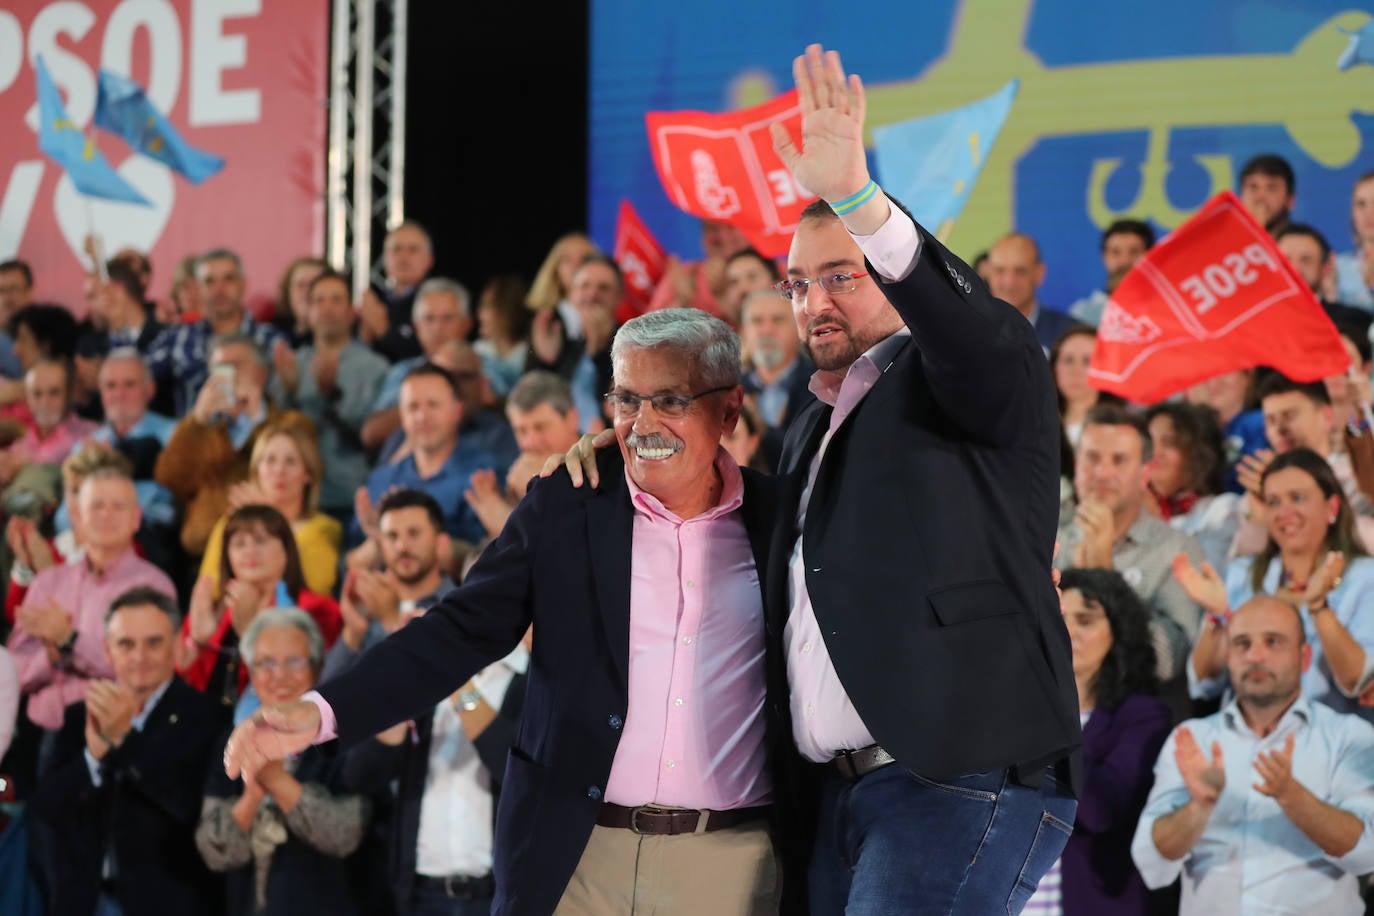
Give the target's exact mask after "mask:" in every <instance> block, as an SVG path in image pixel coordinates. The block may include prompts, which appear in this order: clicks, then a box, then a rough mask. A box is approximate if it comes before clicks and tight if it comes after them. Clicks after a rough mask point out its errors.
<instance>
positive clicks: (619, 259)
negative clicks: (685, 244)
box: [612, 200, 668, 311]
mask: <svg viewBox="0 0 1374 916" xmlns="http://www.w3.org/2000/svg"><path fill="white" fill-rule="evenodd" d="M612 256H613V257H614V258H615V262H616V263H617V264H619V265H620V272H621V274H623V275H624V277H625V295H626V296H627V297H629V298H632V299H633V300H634V301H635V303H636V304H637V305H638V306H639V310H640V311H643V310H644V306H646V305H648V304H649V298H650V297H651V296H652V295H653V294H654V287H656V286H658V281H659V280H662V279H663V269H664V265H665V264H667V262H668V257H667V255H665V254H664V253H663V246H662V245H660V244H659V243H658V239H656V238H654V234H653V233H652V232H650V231H649V227H648V226H646V225H644V220H642V219H640V217H639V213H638V211H636V210H635V208H634V206H633V205H632V204H631V203H630V202H629V201H628V200H622V201H621V202H620V212H619V214H618V215H617V218H616V224H615V253H614V254H613V255H612Z"/></svg>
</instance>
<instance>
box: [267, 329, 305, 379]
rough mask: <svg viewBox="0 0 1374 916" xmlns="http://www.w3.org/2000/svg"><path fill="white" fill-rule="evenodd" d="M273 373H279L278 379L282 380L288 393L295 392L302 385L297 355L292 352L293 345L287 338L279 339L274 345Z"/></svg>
mask: <svg viewBox="0 0 1374 916" xmlns="http://www.w3.org/2000/svg"><path fill="white" fill-rule="evenodd" d="M272 371H273V372H275V373H277V378H279V379H281V383H282V387H284V388H285V389H286V390H287V391H295V390H296V386H297V385H299V384H300V381H301V373H300V367H299V366H298V365H297V363H296V354H295V353H293V352H291V345H290V344H288V343H287V342H286V340H285V338H282V337H278V338H277V342H276V343H274V344H272Z"/></svg>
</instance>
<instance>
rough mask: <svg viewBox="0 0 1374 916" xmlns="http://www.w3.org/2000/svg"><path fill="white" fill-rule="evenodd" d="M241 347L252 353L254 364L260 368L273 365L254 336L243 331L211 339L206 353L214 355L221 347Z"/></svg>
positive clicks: (231, 332) (218, 335) (219, 335)
mask: <svg viewBox="0 0 1374 916" xmlns="http://www.w3.org/2000/svg"><path fill="white" fill-rule="evenodd" d="M240 345H241V346H245V347H247V348H248V349H249V350H251V351H252V353H253V362H255V363H257V364H258V365H259V366H262V367H263V368H264V369H266V368H268V367H269V366H270V365H271V363H270V362H268V357H267V351H266V350H264V349H263V348H262V347H261V346H260V345H259V344H258V342H257V341H256V340H254V339H253V335H252V334H245V333H243V332H242V331H230V332H229V333H228V334H216V335H215V336H214V337H211V338H210V342H209V344H207V345H206V347H205V352H206V353H207V354H213V353H214V352H215V351H216V350H218V349H219V348H220V347H234V346H240Z"/></svg>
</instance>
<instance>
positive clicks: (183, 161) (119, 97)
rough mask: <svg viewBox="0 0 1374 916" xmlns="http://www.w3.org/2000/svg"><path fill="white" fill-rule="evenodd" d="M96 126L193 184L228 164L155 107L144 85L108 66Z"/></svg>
mask: <svg viewBox="0 0 1374 916" xmlns="http://www.w3.org/2000/svg"><path fill="white" fill-rule="evenodd" d="M95 126H96V127H99V128H100V129H101V130H108V131H110V132H111V133H115V134H119V136H121V137H123V138H124V140H125V142H126V143H128V144H129V145H130V146H131V147H133V148H134V151H135V152H139V153H142V154H143V155H145V156H147V157H148V158H149V159H156V160H157V161H158V162H161V163H162V164H163V165H165V166H167V167H168V168H170V169H173V170H175V171H177V172H180V173H181V174H182V175H185V176H186V179H187V180H188V181H190V182H191V183H192V184H200V183H201V182H202V181H204V180H205V179H207V178H209V177H210V176H211V175H213V174H215V173H216V172H218V171H219V170H220V169H222V168H224V160H223V159H222V158H220V157H219V156H216V155H215V154H214V153H208V152H206V151H205V150H202V149H197V148H196V147H194V146H192V145H191V144H189V143H187V142H186V141H185V140H183V139H182V138H181V134H179V133H177V131H176V128H174V127H173V126H172V125H171V122H169V121H168V120H167V119H166V118H165V117H163V116H162V113H161V112H160V111H158V110H157V109H156V108H154V107H153V103H152V102H150V101H149V100H148V96H147V94H146V93H145V92H144V91H143V87H142V86H140V85H139V84H138V83H135V82H134V81H133V80H131V79H129V78H128V77H127V76H120V75H119V74H117V73H111V72H110V71H109V70H105V69H101V71H100V83H99V85H98V86H97V88H96V96H95Z"/></svg>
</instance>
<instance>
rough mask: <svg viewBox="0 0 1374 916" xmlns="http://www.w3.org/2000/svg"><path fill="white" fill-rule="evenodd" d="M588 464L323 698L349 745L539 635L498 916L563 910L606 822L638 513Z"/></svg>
mask: <svg viewBox="0 0 1374 916" xmlns="http://www.w3.org/2000/svg"><path fill="white" fill-rule="evenodd" d="M598 462H599V466H600V475H601V486H600V487H599V488H598V489H596V490H592V489H591V488H589V487H582V488H580V489H574V488H573V487H572V484H571V482H570V481H569V479H568V477H567V475H566V473H565V472H562V471H560V472H559V473H558V474H556V475H554V476H553V477H552V478H550V479H548V480H537V479H536V480H534V481H533V482H531V484H530V489H529V492H528V494H527V495H526V497H525V499H524V500H523V501H522V502H521V503H520V505H519V506H517V507H516V509H515V511H514V512H513V513H512V514H511V517H510V519H509V520H508V521H507V522H506V527H505V529H504V530H503V531H502V532H501V535H500V537H498V538H497V539H496V540H495V541H494V542H493V543H492V544H491V545H490V546H489V547H487V549H486V550H485V551H484V552H483V554H482V558H481V560H479V561H478V562H477V564H476V566H474V567H473V569H472V571H471V572H470V573H469V574H468V577H467V579H466V580H465V581H464V582H463V584H462V585H461V586H459V587H458V588H456V589H454V590H453V591H450V592H449V593H448V594H447V595H445V596H444V599H443V600H442V601H441V602H439V604H438V605H436V606H435V607H434V608H433V609H431V610H430V611H428V612H427V613H426V614H425V615H424V616H423V617H421V618H419V619H418V620H415V621H413V622H412V623H410V624H407V625H406V626H404V627H402V628H401V629H400V630H399V631H397V632H396V633H393V634H392V635H391V636H390V637H389V638H388V639H387V640H386V641H385V642H383V643H381V644H380V645H378V646H376V647H375V648H373V649H371V650H370V651H368V652H367V653H366V654H365V655H364V656H363V657H362V658H361V659H359V660H358V663H357V665H355V666H354V667H353V668H352V669H351V670H350V671H349V672H348V673H347V674H345V675H342V676H341V677H339V678H336V679H334V680H331V681H329V682H327V683H325V684H323V685H322V686H321V687H320V693H321V694H322V695H323V696H324V698H325V699H326V700H327V701H328V702H329V704H330V706H331V707H332V708H333V710H334V712H335V714H336V716H337V720H338V733H339V739H340V743H341V744H342V745H345V746H346V745H352V744H356V743H358V742H359V741H362V740H364V739H366V738H369V737H371V736H372V735H374V734H376V733H377V732H379V731H381V730H382V729H384V728H387V727H388V726H390V725H393V724H395V723H396V722H399V721H402V720H404V719H418V718H419V717H421V716H422V715H424V714H425V713H426V712H427V711H430V710H432V709H433V707H434V704H436V703H438V702H439V701H440V700H442V699H443V698H444V697H446V696H449V695H450V694H451V693H452V692H453V691H454V690H455V689H456V688H457V687H458V686H459V685H461V684H462V683H463V682H464V681H465V680H467V678H468V677H470V676H471V675H473V674H474V673H476V672H477V671H479V670H481V669H482V668H483V667H485V666H487V665H489V664H491V663H492V662H494V661H496V660H498V659H500V658H503V657H504V656H505V655H506V654H507V653H508V652H510V650H511V649H512V648H513V647H514V646H515V644H516V642H517V641H519V639H520V638H521V637H522V636H523V635H524V633H525V630H526V628H527V627H528V626H529V625H530V623H531V622H533V624H534V649H533V652H532V658H531V662H530V670H529V677H528V680H527V681H526V687H525V706H524V710H523V712H522V714H521V719H520V726H519V729H518V732H517V734H516V738H515V743H514V745H513V746H512V747H511V750H510V756H509V759H508V761H507V763H506V770H505V777H504V779H503V780H502V792H501V799H500V803H499V806H498V810H497V823H496V868H495V872H496V901H495V905H494V908H493V912H497V913H537V914H547V913H550V912H552V911H553V909H554V907H555V906H556V905H557V904H558V900H559V899H560V897H561V896H562V894H563V890H564V888H565V887H566V886H567V883H568V879H569V878H570V877H571V876H572V873H573V870H574V869H575V868H576V866H577V862H578V859H579V858H580V857H581V855H582V850H583V848H584V847H585V846H586V843H587V838H588V837H589V836H590V835H591V832H592V827H593V826H594V824H595V822H596V817H597V813H598V812H599V811H600V809H601V805H602V802H603V798H602V796H603V793H604V791H605V788H606V781H607V779H608V777H609V776H610V772H611V762H612V760H613V759H614V757H615V752H616V747H617V745H618V744H619V742H620V735H621V729H622V727H623V723H624V720H625V714H626V710H627V707H628V702H629V700H628V671H629V647H630V551H631V547H632V544H631V536H632V532H633V520H634V514H633V509H632V507H631V504H630V499H629V493H628V489H627V487H626V485H625V472H624V464H623V461H622V459H621V456H620V451H619V449H614V448H611V449H605V450H603V452H602V453H601V454H600V455H599V456H598ZM742 470H743V474H744V505H743V508H742V510H741V511H742V515H743V521H744V524H745V527H746V529H747V530H748V532H749V538H750V543H751V544H752V546H753V552H754V561H755V564H756V566H757V567H758V571H759V577H760V581H762V579H763V576H764V575H765V567H764V560H765V557H766V555H767V547H768V538H769V534H770V533H771V530H772V525H773V518H774V511H775V505H776V504H775V501H774V498H773V496H774V494H773V490H772V483H771V479H770V478H765V477H762V476H760V475H758V474H755V473H753V472H752V471H749V470H748V469H742ZM1046 576H1047V577H1048V573H1047V574H1046ZM1045 581H1046V583H1047V584H1048V582H1049V579H1048V578H1046V580H1045ZM784 696H785V695H784ZM773 735H774V736H776V732H774V733H773Z"/></svg>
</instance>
